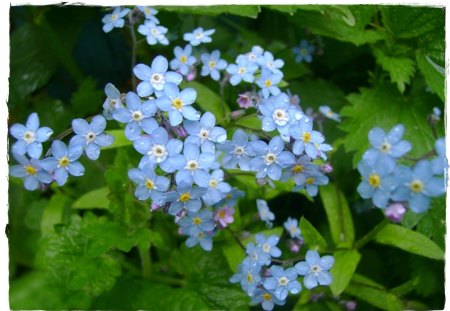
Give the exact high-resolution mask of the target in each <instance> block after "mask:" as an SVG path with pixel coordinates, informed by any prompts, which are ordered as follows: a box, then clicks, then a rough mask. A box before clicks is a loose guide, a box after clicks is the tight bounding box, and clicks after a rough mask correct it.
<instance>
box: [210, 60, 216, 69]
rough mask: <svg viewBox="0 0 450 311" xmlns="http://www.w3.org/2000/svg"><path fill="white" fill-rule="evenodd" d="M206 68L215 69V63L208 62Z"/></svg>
mask: <svg viewBox="0 0 450 311" xmlns="http://www.w3.org/2000/svg"><path fill="white" fill-rule="evenodd" d="M208 66H209V68H215V67H216V62H215V61H213V60H212V61H210V62H209V63H208Z"/></svg>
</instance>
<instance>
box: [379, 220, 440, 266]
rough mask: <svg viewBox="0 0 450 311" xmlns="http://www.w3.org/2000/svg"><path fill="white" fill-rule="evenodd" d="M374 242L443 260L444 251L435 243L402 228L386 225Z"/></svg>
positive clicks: (419, 234)
mask: <svg viewBox="0 0 450 311" xmlns="http://www.w3.org/2000/svg"><path fill="white" fill-rule="evenodd" d="M375 241H376V242H378V243H381V244H385V245H391V246H395V247H398V248H401V249H403V250H405V251H407V252H410V253H413V254H417V255H421V256H425V257H428V258H432V259H441V260H442V259H444V251H443V250H442V249H441V248H440V247H439V246H438V245H436V243H434V242H433V241H431V240H430V239H428V238H427V237H426V236H424V235H423V234H421V233H419V232H416V231H412V230H409V229H407V228H404V227H402V226H398V225H391V224H388V225H386V227H384V228H383V229H381V231H379V232H378V233H377V234H376V236H375Z"/></svg>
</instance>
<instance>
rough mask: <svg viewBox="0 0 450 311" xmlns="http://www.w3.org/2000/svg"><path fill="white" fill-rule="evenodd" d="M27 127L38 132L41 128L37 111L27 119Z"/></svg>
mask: <svg viewBox="0 0 450 311" xmlns="http://www.w3.org/2000/svg"><path fill="white" fill-rule="evenodd" d="M26 127H27V128H28V129H29V130H31V131H32V132H36V131H37V130H38V128H39V117H38V115H37V113H36V112H33V113H32V114H30V116H29V117H28V119H27V123H26Z"/></svg>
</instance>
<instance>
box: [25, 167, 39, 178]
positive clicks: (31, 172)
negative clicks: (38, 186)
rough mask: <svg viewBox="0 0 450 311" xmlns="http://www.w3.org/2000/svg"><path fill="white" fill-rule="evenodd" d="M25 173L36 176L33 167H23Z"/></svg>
mask: <svg viewBox="0 0 450 311" xmlns="http://www.w3.org/2000/svg"><path fill="white" fill-rule="evenodd" d="M25 172H27V175H31V176H33V175H36V173H37V170H36V168H35V167H34V166H31V165H27V166H25Z"/></svg>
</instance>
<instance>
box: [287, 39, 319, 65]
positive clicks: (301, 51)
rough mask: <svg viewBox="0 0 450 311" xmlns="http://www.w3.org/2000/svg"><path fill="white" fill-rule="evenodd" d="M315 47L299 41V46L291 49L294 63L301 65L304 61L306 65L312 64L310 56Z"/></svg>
mask: <svg viewBox="0 0 450 311" xmlns="http://www.w3.org/2000/svg"><path fill="white" fill-rule="evenodd" d="M315 49H316V48H315V47H314V45H312V44H309V42H308V41H306V40H301V41H300V44H299V45H298V46H296V47H294V48H293V49H292V52H293V53H294V55H295V62H297V63H301V62H302V61H305V62H307V63H310V62H312V55H313V53H314V51H315Z"/></svg>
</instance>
